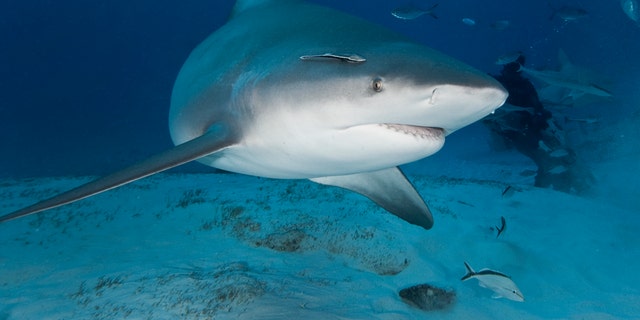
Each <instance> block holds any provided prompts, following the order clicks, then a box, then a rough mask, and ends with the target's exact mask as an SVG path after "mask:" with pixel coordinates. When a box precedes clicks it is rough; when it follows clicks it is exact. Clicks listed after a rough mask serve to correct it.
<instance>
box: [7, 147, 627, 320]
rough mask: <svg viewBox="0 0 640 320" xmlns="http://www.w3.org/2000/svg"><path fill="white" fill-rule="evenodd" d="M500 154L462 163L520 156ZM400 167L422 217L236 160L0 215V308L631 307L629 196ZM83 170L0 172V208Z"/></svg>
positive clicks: (462, 314)
mask: <svg viewBox="0 0 640 320" xmlns="http://www.w3.org/2000/svg"><path fill="white" fill-rule="evenodd" d="M505 157H506V158H504V161H505V162H507V163H509V166H504V167H503V168H502V169H501V168H500V164H499V163H500V162H499V161H498V162H495V163H497V164H495V165H493V167H486V166H487V164H486V163H484V164H483V163H482V161H480V162H478V164H477V166H478V168H480V167H481V166H485V167H484V168H485V172H491V171H496V170H497V171H499V172H511V173H513V175H514V176H517V174H515V173H516V172H517V171H518V170H526V165H527V164H526V162H518V161H519V160H518V159H520V158H518V157H517V156H514V157H513V159H511V160H510V159H509V157H510V155H509V153H508V152H507V153H505ZM514 162H515V164H514ZM519 165H522V167H519ZM470 166H472V165H471V164H468V165H467V167H470ZM406 171H412V169H411V168H409V169H407V170H406ZM476 172H481V170H477V171H476ZM480 175H481V174H480ZM409 177H410V179H411V180H413V182H414V183H415V185H416V187H417V189H418V190H419V191H420V192H421V194H422V195H423V196H424V197H425V199H426V200H427V202H428V204H429V206H430V208H431V209H432V211H433V213H434V217H435V220H436V224H435V226H434V228H433V229H432V230H428V231H426V230H423V229H421V228H419V227H415V226H412V225H409V224H407V223H405V222H404V221H402V220H400V219H398V218H396V217H395V216H393V215H391V214H388V213H386V212H385V211H383V210H382V209H380V208H379V207H377V206H375V205H374V204H373V203H372V202H370V201H368V200H367V199H365V198H363V197H361V196H359V195H356V194H354V193H351V192H346V191H343V190H341V189H338V188H331V187H325V186H320V185H316V184H314V183H311V182H308V181H303V180H271V179H261V178H256V177H249V176H244V175H237V174H186V175H182V174H162V175H157V176H154V177H151V178H148V179H145V180H142V181H139V182H136V183H134V184H131V185H129V186H125V187H122V188H119V189H116V190H113V191H111V192H107V193H104V194H101V195H98V196H96V197H93V198H89V199H86V200H84V201H81V202H78V203H76V204H72V205H69V206H66V207H63V208H59V209H54V210H52V211H49V212H46V213H41V214H37V215H34V216H30V217H28V218H23V219H19V220H15V221H10V222H8V223H4V224H2V225H0V228H1V230H2V231H1V232H0V245H1V248H2V250H1V253H0V268H1V270H2V271H1V272H0V296H2V297H3V298H2V299H3V303H2V305H1V306H0V319H122V318H128V319H176V318H185V319H210V318H216V319H219V318H222V319H224V318H233V319H236V318H238V319H284V318H289V319H417V318H429V319H637V318H638V317H639V315H640V277H638V270H640V263H639V261H640V237H638V230H640V219H639V218H638V214H637V212H634V211H633V210H630V209H623V208H622V206H619V205H613V204H608V203H607V202H606V201H603V200H602V199H593V198H588V197H577V196H574V195H569V194H565V193H562V192H557V191H553V190H549V189H539V188H534V187H530V186H528V185H526V184H524V183H523V184H512V187H513V189H514V190H515V192H513V193H511V192H509V193H507V194H506V195H505V196H502V195H501V193H502V191H503V190H504V189H505V187H506V186H507V184H506V183H504V182H497V181H492V180H488V179H475V178H467V179H462V178H457V177H452V176H449V177H447V176H435V175H422V174H409ZM87 180H88V178H85V179H81V178H50V179H46V178H41V179H32V180H20V181H13V180H5V181H2V189H1V190H2V192H1V194H0V197H1V198H2V201H1V208H2V211H3V212H4V211H7V210H10V209H14V208H17V207H20V206H22V205H26V204H29V203H31V202H33V201H34V200H36V199H41V198H43V197H47V196H51V195H53V194H55V193H57V192H59V191H62V190H66V189H68V188H70V187H72V186H75V185H77V184H80V183H81V182H84V181H87ZM500 216H504V217H505V218H506V221H507V230H506V231H505V232H504V234H503V235H501V236H500V237H499V238H496V231H495V230H494V226H495V225H497V224H499V220H500ZM464 261H468V262H469V263H470V264H471V266H473V267H474V268H475V269H476V270H477V269H481V268H485V267H487V268H491V269H494V270H498V271H501V272H504V273H506V274H508V275H510V276H511V277H512V279H513V280H514V281H515V282H516V283H517V284H518V286H519V287H520V289H521V290H522V292H523V294H524V296H525V298H526V301H525V302H514V301H510V300H506V299H494V298H492V297H491V296H492V292H491V291H490V290H488V289H485V288H481V287H480V286H478V284H477V281H476V280H475V279H472V280H470V281H466V282H461V281H460V278H461V277H462V276H463V275H464V274H465V269H464V265H463V262H464ZM422 283H428V284H431V285H435V286H439V287H442V288H446V289H448V290H454V291H455V293H456V301H455V302H454V304H453V305H451V306H450V307H449V308H446V309H445V310H441V311H431V312H426V311H422V310H419V309H417V308H414V307H412V306H409V305H407V304H405V303H404V302H403V301H402V299H401V298H400V297H399V296H398V292H399V290H400V289H402V288H405V287H408V286H411V285H416V284H422Z"/></svg>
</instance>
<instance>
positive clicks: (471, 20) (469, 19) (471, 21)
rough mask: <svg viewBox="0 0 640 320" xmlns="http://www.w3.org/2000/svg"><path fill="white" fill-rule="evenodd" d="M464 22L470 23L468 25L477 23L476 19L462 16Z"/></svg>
mask: <svg viewBox="0 0 640 320" xmlns="http://www.w3.org/2000/svg"><path fill="white" fill-rule="evenodd" d="M462 23H464V24H466V25H468V26H475V25H476V21H475V20H473V19H471V18H462Z"/></svg>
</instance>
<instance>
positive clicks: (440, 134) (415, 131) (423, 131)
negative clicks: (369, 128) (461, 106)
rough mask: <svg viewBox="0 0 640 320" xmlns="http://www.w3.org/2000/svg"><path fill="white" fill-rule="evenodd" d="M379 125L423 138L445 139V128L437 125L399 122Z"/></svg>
mask: <svg viewBox="0 0 640 320" xmlns="http://www.w3.org/2000/svg"><path fill="white" fill-rule="evenodd" d="M378 126H381V127H383V128H387V129H389V130H393V131H395V132H400V133H404V134H407V135H410V136H414V137H416V138H421V139H428V140H437V141H440V140H444V137H445V133H444V129H442V128H436V127H424V126H416V125H408V124H397V123H381V124H378Z"/></svg>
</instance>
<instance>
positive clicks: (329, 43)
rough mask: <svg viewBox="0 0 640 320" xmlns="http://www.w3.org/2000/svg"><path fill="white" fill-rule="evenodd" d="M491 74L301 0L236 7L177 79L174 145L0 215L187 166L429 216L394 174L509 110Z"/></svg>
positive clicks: (419, 220) (424, 223)
mask: <svg viewBox="0 0 640 320" xmlns="http://www.w3.org/2000/svg"><path fill="white" fill-rule="evenodd" d="M506 97H507V92H506V91H505V90H504V88H503V87H502V86H501V85H500V84H499V83H498V82H496V81H495V80H494V79H492V78H491V77H489V76H487V75H485V74H484V73H482V72H480V71H478V70H476V69H473V68H472V67H470V66H468V65H465V64H463V63H461V62H459V61H457V60H455V59H453V58H451V57H448V56H446V55H444V54H441V53H439V52H437V51H435V50H432V49H430V48H427V47H424V46H422V45H419V44H416V43H413V42H411V41H409V40H407V39H405V38H404V37H402V36H400V35H398V34H396V33H393V32H391V31H388V30H386V29H384V28H382V27H379V26H377V25H375V24H372V23H370V22H367V21H364V20H362V19H360V18H356V17H353V16H350V15H347V14H345V13H342V12H339V11H336V10H333V9H329V8H326V7H322V6H318V5H314V4H310V3H307V2H304V1H296V0H239V1H237V2H236V4H235V7H234V8H233V10H232V12H231V15H230V18H229V20H228V22H227V23H226V24H225V25H223V26H222V27H221V28H220V29H218V30H217V31H215V32H214V33H212V34H211V35H210V36H209V37H208V38H206V39H205V40H204V41H203V42H202V43H201V44H200V45H198V46H197V47H196V48H195V49H194V50H193V51H192V52H191V54H190V55H189V57H188V58H187V60H186V62H185V63H184V65H183V67H182V69H181V70H180V72H179V74H178V76H177V79H176V81H175V84H174V88H173V92H172V97H171V107H170V112H169V129H170V134H171V138H172V140H173V142H174V144H175V145H176V146H175V147H174V148H172V149H169V150H167V151H165V152H162V153H160V154H157V155H155V156H152V157H151V158H149V159H147V160H143V161H142V162H140V163H138V164H135V165H133V166H131V167H128V168H125V169H123V170H121V171H118V172H116V173H113V174H110V175H107V176H105V177H102V178H98V179H97V180H95V181H93V182H89V183H87V184H84V185H81V186H79V187H77V188H75V189H72V190H70V191H67V192H64V193H62V194H59V195H57V196H54V197H52V198H49V199H46V200H43V201H41V202H38V203H36V204H34V205H31V206H28V207H26V208H23V209H20V210H17V211H15V212H12V213H9V214H6V215H4V216H2V217H0V221H7V220H11V219H15V218H18V217H23V216H26V215H29V214H33V213H36V212H40V211H43V210H47V209H51V208H54V207H58V206H61V205H64V204H68V203H71V202H75V201H78V200H80V199H83V198H86V197H90V196H92V195H95V194H97V193H100V192H103V191H107V190H110V189H113V188H116V187H118V186H121V185H124V184H127V183H130V182H132V181H135V180H137V179H141V178H143V177H146V176H149V175H152V174H154V173H158V172H161V171H164V170H167V169H169V168H172V167H175V166H178V165H181V164H184V163H186V162H190V161H194V160H195V161H198V162H201V163H203V164H206V165H208V166H212V167H215V168H219V169H222V170H227V171H231V172H236V173H241V174H247V175H254V176H260V177H267V178H277V179H310V180H311V181H315V182H317V183H320V184H324V185H331V186H337V187H342V188H346V189H349V190H352V191H355V192H357V193H360V194H362V195H364V196H366V197H368V198H370V199H371V200H373V201H374V202H375V203H377V204H378V205H379V206H381V207H382V208H384V209H386V210H387V211H389V212H391V213H393V214H395V215H397V216H398V217H400V218H402V219H404V220H406V221H407V222H409V223H412V224H415V225H418V226H421V227H423V228H425V229H429V228H431V227H432V225H433V217H432V215H431V212H430V211H429V208H428V207H427V205H426V204H425V202H424V200H423V199H422V197H421V196H420V195H419V194H418V192H417V191H416V190H415V188H414V187H413V185H412V184H411V183H410V182H409V181H408V180H407V178H406V177H405V175H404V174H403V173H402V172H401V171H400V169H399V168H398V166H399V165H402V164H405V163H409V162H413V161H416V160H419V159H422V158H424V157H427V156H429V155H431V154H433V153H435V152H437V151H438V150H440V148H441V147H442V146H443V144H444V141H445V137H446V136H447V135H449V134H451V133H452V132H454V131H456V130H458V129H460V128H462V127H464V126H466V125H468V124H470V123H472V122H475V121H477V120H479V119H480V118H482V117H484V116H486V115H487V114H489V113H491V112H493V111H494V110H495V109H496V108H498V107H500V106H501V105H502V104H503V103H504V101H505V99H506Z"/></svg>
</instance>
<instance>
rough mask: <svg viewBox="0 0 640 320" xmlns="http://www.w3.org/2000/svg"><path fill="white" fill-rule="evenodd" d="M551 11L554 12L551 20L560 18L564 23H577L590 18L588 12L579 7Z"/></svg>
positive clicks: (565, 7) (566, 7)
mask: <svg viewBox="0 0 640 320" xmlns="http://www.w3.org/2000/svg"><path fill="white" fill-rule="evenodd" d="M551 9H552V10H553V14H551V17H549V20H552V19H553V18H555V17H556V16H558V17H560V19H562V20H564V21H576V20H579V19H582V18H586V17H588V16H589V13H588V12H587V11H586V10H584V9H582V8H578V7H570V6H563V7H560V8H558V9H555V8H553V7H551Z"/></svg>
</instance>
